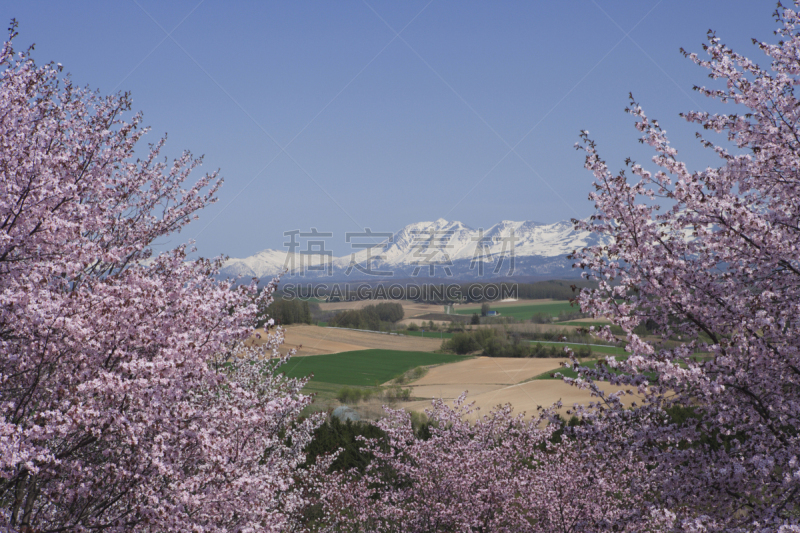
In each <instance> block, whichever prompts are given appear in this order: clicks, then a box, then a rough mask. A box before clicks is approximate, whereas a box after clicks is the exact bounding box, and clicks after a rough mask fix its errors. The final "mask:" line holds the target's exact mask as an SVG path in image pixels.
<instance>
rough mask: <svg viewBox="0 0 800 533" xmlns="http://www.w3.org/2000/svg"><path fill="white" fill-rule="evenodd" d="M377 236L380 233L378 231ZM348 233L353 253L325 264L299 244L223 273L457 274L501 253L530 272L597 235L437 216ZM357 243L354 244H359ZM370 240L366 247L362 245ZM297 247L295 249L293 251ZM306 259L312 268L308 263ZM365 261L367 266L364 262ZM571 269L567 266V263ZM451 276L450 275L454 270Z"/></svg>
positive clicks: (565, 227)
mask: <svg viewBox="0 0 800 533" xmlns="http://www.w3.org/2000/svg"><path fill="white" fill-rule="evenodd" d="M378 235H380V234H378ZM385 235H386V234H383V235H382V236H381V238H377V237H375V238H373V239H372V240H370V236H366V237H365V236H361V237H360V238H358V237H354V238H353V239H352V242H351V244H352V245H353V252H352V253H350V254H346V255H343V256H340V257H333V256H328V257H327V258H325V260H326V261H329V263H327V262H326V263H325V264H324V265H322V268H321V267H320V266H319V265H320V258H321V257H322V256H320V255H315V254H313V253H311V254H309V253H305V254H304V253H302V250H304V249H314V248H313V247H309V248H305V245H306V243H301V244H300V245H299V246H298V249H297V250H295V252H294V253H293V254H291V253H289V252H288V251H282V250H270V249H267V250H262V251H261V252H258V253H257V254H255V255H252V256H250V257H246V258H242V259H229V260H228V261H227V262H226V263H225V265H224V266H223V268H222V272H221V273H222V274H223V275H230V276H244V277H259V278H262V277H272V276H275V275H276V274H279V273H281V272H283V271H284V270H287V269H288V270H289V275H290V276H292V275H294V274H301V273H302V275H307V276H312V277H314V276H324V275H342V274H346V275H348V276H349V275H353V274H356V275H358V273H359V272H360V273H362V274H363V273H364V272H365V269H366V271H367V272H369V270H370V268H371V269H372V271H384V272H385V271H392V272H396V273H397V275H402V277H412V276H416V275H417V274H418V273H419V272H420V271H426V272H427V271H428V268H429V265H430V263H435V264H436V268H438V269H439V270H443V268H444V267H445V266H448V267H450V268H449V269H450V270H452V271H454V272H457V273H458V274H459V275H466V276H468V277H471V276H473V275H474V273H472V272H467V270H469V271H472V270H473V268H474V266H475V264H476V263H481V262H482V263H484V264H497V265H499V264H501V262H502V261H503V258H510V257H512V256H513V257H514V260H515V261H516V262H517V263H518V264H525V265H528V266H526V267H524V270H525V271H523V272H518V273H517V274H518V275H534V274H536V273H538V272H534V271H532V269H533V270H536V269H537V268H539V267H537V266H536V265H544V264H547V265H548V267H547V269H548V271H552V269H553V268H554V267H553V265H554V264H556V263H559V261H560V258H563V261H561V263H563V264H564V268H569V267H570V264H569V262H568V261H567V260H566V255H568V254H569V253H571V252H572V251H573V250H576V249H578V248H582V247H584V246H587V245H591V244H597V243H598V242H599V241H598V238H597V236H594V235H592V234H591V233H589V232H585V231H582V232H576V231H575V230H574V226H573V224H572V222H568V221H561V222H556V223H552V224H543V223H541V222H534V221H519V222H518V221H511V220H503V221H501V222H499V223H497V224H495V225H493V226H491V227H490V228H488V229H485V230H484V229H483V228H478V229H472V228H470V227H469V226H467V225H465V224H463V223H462V222H459V221H452V222H450V221H447V220H445V219H443V218H439V219H437V220H435V221H433V222H429V221H428V222H415V223H412V224H409V225H407V226H405V227H404V228H402V229H401V230H400V231H398V232H396V233H394V234H392V237H391V238H385ZM359 245H360V246H359ZM368 245H372V246H371V247H370V248H368V249H367V248H366V246H368ZM298 251H300V253H298ZM309 260H310V261H311V262H312V263H313V264H314V265H315V266H316V268H308V266H309ZM368 263H369V265H370V267H367V266H366V265H367V264H368ZM570 270H571V268H570ZM454 275H455V274H454Z"/></svg>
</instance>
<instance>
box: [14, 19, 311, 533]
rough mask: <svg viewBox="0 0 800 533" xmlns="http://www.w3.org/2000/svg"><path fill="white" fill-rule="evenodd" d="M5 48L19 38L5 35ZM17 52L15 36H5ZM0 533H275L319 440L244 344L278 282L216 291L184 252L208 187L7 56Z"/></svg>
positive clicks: (206, 267) (194, 162)
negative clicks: (177, 242)
mask: <svg viewBox="0 0 800 533" xmlns="http://www.w3.org/2000/svg"><path fill="white" fill-rule="evenodd" d="M12 32H13V27H12ZM12 37H13V34H12ZM0 63H2V66H3V71H2V74H1V75H0V142H2V148H0V175H2V180H1V181H0V413H2V419H0V509H1V511H0V529H3V530H16V531H94V530H110V531H233V530H236V531H255V530H258V531H286V530H288V529H291V528H292V527H293V526H292V524H293V517H294V510H295V509H296V508H299V507H300V506H302V505H303V500H302V498H301V497H300V496H299V493H298V492H297V491H295V490H293V483H294V479H295V475H294V470H295V466H296V465H297V464H298V463H299V462H302V461H303V460H304V455H303V453H302V449H303V447H304V445H305V443H307V442H308V440H309V438H310V434H311V433H310V432H311V431H312V430H313V428H314V425H315V424H316V423H317V421H316V420H315V419H309V420H305V421H302V422H300V421H298V417H299V413H300V410H301V409H302V408H303V407H304V406H306V405H308V403H309V402H310V398H309V397H307V396H303V395H302V394H301V393H300V389H301V387H302V386H303V381H297V380H291V379H285V378H283V377H281V376H280V375H278V374H277V373H276V372H274V370H275V367H276V366H278V365H280V363H281V362H282V361H284V360H285V359H284V358H277V359H275V360H273V362H271V361H270V359H271V358H272V356H273V355H279V354H278V352H277V351H276V348H277V346H278V345H279V344H280V343H281V341H282V333H281V332H280V330H278V331H275V332H273V333H272V334H271V336H270V338H269V342H267V343H266V345H265V347H264V348H260V349H257V348H248V347H245V345H244V340H245V339H247V338H248V337H249V336H250V335H251V333H252V331H253V329H252V324H253V323H254V322H255V317H256V314H257V312H258V311H259V309H261V308H263V307H264V306H266V305H268V304H269V302H270V301H271V300H272V297H271V294H272V292H273V290H274V288H275V286H276V283H277V280H274V281H273V282H272V283H271V284H270V285H269V286H268V287H267V290H265V291H263V292H262V293H260V294H259V292H258V291H257V286H256V284H255V282H254V283H251V284H249V285H248V284H245V285H241V286H235V285H234V284H233V283H232V282H224V283H223V282H216V281H214V279H213V277H212V276H213V274H214V273H215V272H216V271H217V268H218V267H219V264H220V263H219V261H218V260H217V261H208V260H197V261H191V262H189V261H187V257H186V249H185V247H183V246H181V247H178V248H176V249H174V250H172V251H170V252H167V253H162V254H160V255H158V256H157V257H152V252H151V248H150V247H151V245H152V243H153V242H154V241H155V240H156V239H159V238H161V237H164V236H166V235H170V234H174V233H175V232H178V231H180V230H181V228H183V227H184V226H185V225H186V224H187V223H189V222H190V221H191V220H192V219H193V218H195V216H196V215H195V213H196V212H197V211H198V210H199V209H201V208H202V207H204V206H205V205H207V204H209V203H210V202H212V201H214V195H215V193H216V191H217V189H218V187H219V186H220V184H221V180H220V179H218V178H217V175H216V173H212V174H208V175H205V176H203V177H201V178H200V179H198V180H197V181H195V182H194V183H188V182H187V180H188V179H189V175H190V173H191V172H192V171H193V170H195V169H196V168H197V167H198V166H199V165H200V163H201V161H200V160H198V159H194V158H192V156H191V155H190V154H189V153H184V154H183V155H182V156H181V157H179V158H178V159H177V160H176V161H174V162H173V163H171V164H168V163H167V162H165V161H163V160H162V159H160V158H159V151H160V149H161V148H162V146H163V142H164V141H163V140H162V141H160V142H158V143H156V144H155V145H153V146H152V147H151V149H150V150H149V152H145V154H144V155H143V156H141V159H137V158H136V157H134V148H135V146H136V145H137V143H138V142H139V141H140V139H141V137H142V136H143V135H144V133H145V132H146V131H147V130H146V129H143V128H141V127H140V121H141V117H140V116H138V115H135V116H133V118H132V119H131V120H130V122H125V121H123V119H122V115H124V114H125V113H126V112H127V111H128V110H129V109H130V99H129V97H128V95H126V94H123V95H119V96H111V97H102V96H100V95H99V94H97V93H93V92H91V91H89V90H87V89H83V88H79V87H76V86H75V85H73V84H72V82H71V81H70V79H69V77H66V78H63V77H62V74H61V67H60V65H59V66H55V65H53V64H48V65H43V66H37V65H36V64H35V63H34V62H33V60H32V58H31V57H30V54H29V52H23V53H19V54H15V52H14V50H13V48H12V46H11V42H10V40H9V42H7V43H5V45H4V47H3V49H2V52H0Z"/></svg>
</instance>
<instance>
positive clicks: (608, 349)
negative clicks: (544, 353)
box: [528, 341, 628, 355]
mask: <svg viewBox="0 0 800 533" xmlns="http://www.w3.org/2000/svg"><path fill="white" fill-rule="evenodd" d="M528 342H530V343H531V344H537V343H538V344H541V345H542V346H552V345H555V346H569V347H570V348H572V349H573V350H578V349H579V348H582V347H585V346H587V345H586V344H578V343H574V342H548V341H528ZM589 348H591V349H592V353H602V354H607V355H627V354H628V352H626V351H625V348H621V347H619V346H595V345H589Z"/></svg>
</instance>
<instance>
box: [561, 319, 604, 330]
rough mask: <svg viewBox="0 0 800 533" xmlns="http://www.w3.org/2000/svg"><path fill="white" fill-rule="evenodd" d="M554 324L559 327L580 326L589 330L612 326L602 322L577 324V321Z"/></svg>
mask: <svg viewBox="0 0 800 533" xmlns="http://www.w3.org/2000/svg"><path fill="white" fill-rule="evenodd" d="M554 324H556V325H558V326H580V327H582V328H587V329H588V328H590V327H591V326H594V327H595V329H599V328H602V327H605V326H610V325H611V322H600V321H597V322H577V321H575V320H568V321H567V322H554Z"/></svg>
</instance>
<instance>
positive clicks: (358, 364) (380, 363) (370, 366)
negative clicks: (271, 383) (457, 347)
mask: <svg viewBox="0 0 800 533" xmlns="http://www.w3.org/2000/svg"><path fill="white" fill-rule="evenodd" d="M464 359H465V357H464V356H461V355H452V354H437V353H428V352H407V351H400V350H358V351H353V352H342V353H337V354H328V355H317V356H308V357H300V358H297V359H290V360H289V363H287V364H286V365H284V366H283V367H281V369H280V370H281V371H282V372H283V373H285V374H286V375H287V376H288V377H293V378H299V377H305V376H308V375H309V374H314V377H313V378H312V381H319V382H324V383H333V384H337V385H350V386H356V387H373V386H378V385H381V384H383V383H385V382H387V381H390V380H391V379H393V378H395V377H397V376H399V375H401V374H403V373H404V372H406V371H408V370H411V369H412V368H415V367H418V366H427V365H440V364H443V363H455V362H459V361H463V360H464Z"/></svg>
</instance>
